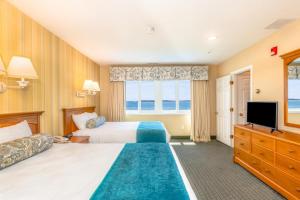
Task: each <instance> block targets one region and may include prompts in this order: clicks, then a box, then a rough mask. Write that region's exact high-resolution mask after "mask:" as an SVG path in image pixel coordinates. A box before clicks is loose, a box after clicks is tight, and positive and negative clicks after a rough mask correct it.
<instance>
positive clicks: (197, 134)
mask: <svg viewBox="0 0 300 200" xmlns="http://www.w3.org/2000/svg"><path fill="white" fill-rule="evenodd" d="M191 102H192V104H191V112H192V128H191V131H192V133H191V139H192V140H193V141H194V142H208V141H210V103H209V91H208V81H191Z"/></svg>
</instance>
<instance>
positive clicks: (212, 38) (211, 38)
mask: <svg viewBox="0 0 300 200" xmlns="http://www.w3.org/2000/svg"><path fill="white" fill-rule="evenodd" d="M216 39H217V36H210V37H208V40H216Z"/></svg>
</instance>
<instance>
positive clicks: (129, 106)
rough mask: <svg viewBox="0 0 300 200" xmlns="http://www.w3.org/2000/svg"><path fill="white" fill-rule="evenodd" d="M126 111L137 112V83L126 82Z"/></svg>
mask: <svg viewBox="0 0 300 200" xmlns="http://www.w3.org/2000/svg"><path fill="white" fill-rule="evenodd" d="M125 90H126V94H125V95H126V110H138V103H139V94H138V92H137V91H138V90H139V87H138V81H127V82H126V88H125Z"/></svg>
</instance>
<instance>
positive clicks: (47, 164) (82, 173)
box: [0, 143, 196, 200]
mask: <svg viewBox="0 0 300 200" xmlns="http://www.w3.org/2000/svg"><path fill="white" fill-rule="evenodd" d="M123 146H124V144H75V143H70V144H54V146H53V147H52V148H51V149H49V150H47V151H45V152H43V153H41V154H38V155H36V156H34V157H32V158H29V159H27V160H24V161H22V162H20V163H17V164H15V165H13V166H11V167H8V168H6V169H3V170H1V171H0V183H1V184H0V199H10V200H14V199H22V200H40V199H43V200H54V199H55V200H56V199H58V200H60V199H72V200H84V199H89V198H90V196H91V195H92V194H93V192H94V191H95V190H96V188H97V187H98V185H99V184H100V183H101V181H102V180H103V178H104V177H105V175H106V173H107V172H108V171H109V169H110V167H111V165H112V164H113V162H114V161H115V159H116V158H117V156H118V154H119V153H120V151H121V150H122V148H123ZM171 150H172V153H173V155H174V158H175V161H176V164H177V166H178V169H179V172H180V174H181V176H182V179H183V181H184V184H185V187H186V190H187V192H188V194H189V196H190V199H196V196H195V194H194V192H193V190H192V188H191V186H190V184H189V182H188V179H187V178H186V175H185V173H184V171H183V169H182V167H181V165H180V162H179V160H178V158H177V156H176V154H175V152H174V150H173V149H172V147H171Z"/></svg>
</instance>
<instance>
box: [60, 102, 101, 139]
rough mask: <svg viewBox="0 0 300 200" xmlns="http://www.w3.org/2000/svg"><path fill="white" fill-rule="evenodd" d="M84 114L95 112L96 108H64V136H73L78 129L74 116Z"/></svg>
mask: <svg viewBox="0 0 300 200" xmlns="http://www.w3.org/2000/svg"><path fill="white" fill-rule="evenodd" d="M84 112H95V106H92V107H81V108H63V117H64V135H68V134H71V133H72V132H74V131H77V130H78V128H77V127H76V125H75V124H74V122H73V119H72V115H73V114H77V115H78V114H81V113H84Z"/></svg>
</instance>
